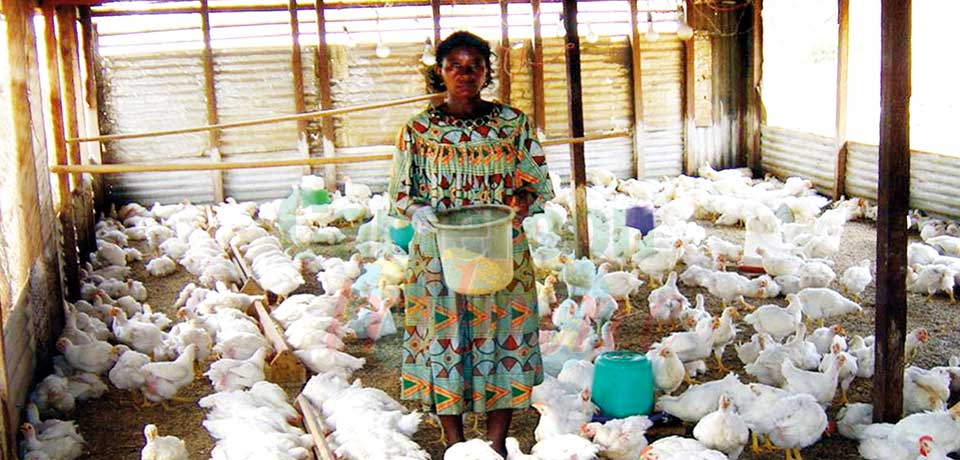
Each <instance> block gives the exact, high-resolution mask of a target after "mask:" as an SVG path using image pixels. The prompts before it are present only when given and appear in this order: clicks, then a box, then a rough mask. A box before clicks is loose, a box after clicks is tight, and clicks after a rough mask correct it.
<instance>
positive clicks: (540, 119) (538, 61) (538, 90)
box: [530, 0, 573, 138]
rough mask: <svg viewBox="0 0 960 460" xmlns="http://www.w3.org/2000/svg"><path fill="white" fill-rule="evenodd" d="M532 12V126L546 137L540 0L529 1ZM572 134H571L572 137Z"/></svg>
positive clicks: (541, 135) (540, 135)
mask: <svg viewBox="0 0 960 460" xmlns="http://www.w3.org/2000/svg"><path fill="white" fill-rule="evenodd" d="M530 8H531V9H532V11H533V59H532V60H531V61H530V74H531V77H532V79H533V124H534V125H535V126H536V129H537V136H539V137H540V138H543V137H546V130H547V114H546V113H545V112H546V108H545V107H546V97H545V94H544V91H545V90H544V87H543V35H542V33H541V30H540V29H541V27H540V0H530ZM572 134H573V133H571V135H572Z"/></svg>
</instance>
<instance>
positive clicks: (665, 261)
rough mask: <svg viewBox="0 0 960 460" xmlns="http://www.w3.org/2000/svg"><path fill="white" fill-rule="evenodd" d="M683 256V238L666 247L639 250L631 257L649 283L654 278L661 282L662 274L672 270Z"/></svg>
mask: <svg viewBox="0 0 960 460" xmlns="http://www.w3.org/2000/svg"><path fill="white" fill-rule="evenodd" d="M681 257H683V240H679V239H678V240H676V241H675V242H674V244H673V246H671V247H668V248H653V249H651V250H650V251H647V252H639V253H637V254H634V255H633V256H632V257H631V261H632V262H633V263H634V265H636V266H637V268H638V269H639V270H640V271H641V272H643V273H644V274H645V275H647V276H648V277H649V278H650V282H651V284H653V281H654V280H656V281H657V282H658V283H659V282H662V280H663V274H664V273H667V272H669V271H672V270H673V269H674V268H675V267H676V266H677V262H678V261H679V260H680V258H681Z"/></svg>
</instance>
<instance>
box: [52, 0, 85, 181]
mask: <svg viewBox="0 0 960 460" xmlns="http://www.w3.org/2000/svg"><path fill="white" fill-rule="evenodd" d="M56 17H57V31H58V32H59V36H58V38H57V44H58V45H59V47H60V60H59V62H60V72H61V73H60V75H61V79H60V82H61V90H62V91H63V99H62V101H63V115H64V117H63V127H64V131H65V133H66V136H67V138H74V137H77V136H78V135H79V132H80V122H79V119H78V116H77V107H78V103H79V98H78V97H77V82H78V80H79V78H80V66H79V54H78V53H77V12H76V9H75V8H74V7H72V6H61V7H57V9H56ZM66 147H67V160H68V161H69V162H70V164H73V165H78V164H80V163H81V161H80V146H79V144H67V146H66ZM80 179H81V177H80V176H74V177H73V178H72V181H71V188H74V189H75V188H77V187H79V186H80Z"/></svg>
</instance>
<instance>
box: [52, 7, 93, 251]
mask: <svg viewBox="0 0 960 460" xmlns="http://www.w3.org/2000/svg"><path fill="white" fill-rule="evenodd" d="M56 19H57V31H58V33H59V34H58V35H59V36H58V37H57V44H58V45H59V49H60V53H59V54H60V61H59V62H60V72H61V73H60V75H61V81H60V83H61V89H62V90H63V98H62V103H63V115H64V119H63V126H64V131H65V135H66V136H67V137H68V138H73V137H77V136H78V135H79V133H80V124H81V122H80V119H81V117H80V114H82V113H83V112H81V111H80V108H81V107H83V104H84V102H83V97H82V96H81V95H80V92H79V91H77V89H78V88H80V87H81V84H80V83H81V82H80V54H79V52H78V51H77V50H78V48H79V40H78V37H77V11H76V8H75V7H73V6H60V7H57V8H56ZM66 148H67V160H68V161H69V163H70V164H72V165H79V164H82V163H83V161H82V160H81V155H80V144H74V143H70V144H66ZM82 179H83V176H81V175H79V174H74V175H72V176H71V181H70V184H71V188H72V189H73V195H74V197H72V198H71V201H73V204H72V207H71V215H72V216H73V219H72V222H73V227H74V237H75V239H76V242H77V257H78V261H79V262H81V263H82V262H87V261H89V257H90V253H91V252H93V251H96V250H97V245H96V231H95V229H94V224H95V222H94V219H93V216H92V214H90V215H88V214H87V212H90V213H92V212H93V210H92V209H90V207H89V206H87V203H86V198H85V197H84V192H83V191H82V190H81V188H82V182H83V181H82Z"/></svg>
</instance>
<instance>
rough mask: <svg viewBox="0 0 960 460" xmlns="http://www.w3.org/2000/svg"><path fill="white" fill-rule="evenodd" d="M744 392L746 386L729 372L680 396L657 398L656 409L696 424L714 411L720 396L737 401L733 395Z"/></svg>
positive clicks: (693, 387)
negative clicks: (726, 396)
mask: <svg viewBox="0 0 960 460" xmlns="http://www.w3.org/2000/svg"><path fill="white" fill-rule="evenodd" d="M746 391H748V390H747V387H746V385H744V384H742V383H740V378H739V377H737V374H734V373H732V372H731V373H729V374H727V375H726V377H724V378H722V379H720V380H714V381H710V382H707V383H702V384H699V385H691V386H690V387H689V388H687V390H686V391H684V392H683V393H681V394H680V395H677V396H661V397H659V398H657V401H656V408H657V410H663V411H666V412H668V413H669V414H671V415H673V416H676V417H677V418H679V419H681V420H683V421H685V422H689V423H696V422H698V421H700V419H702V418H703V417H704V416H706V415H707V414H709V413H710V412H713V411H714V410H716V408H717V401H719V400H720V395H721V394H724V393H726V394H728V395H734V398H733V399H737V397H736V396H735V395H737V394H743V393H744V392H746Z"/></svg>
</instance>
